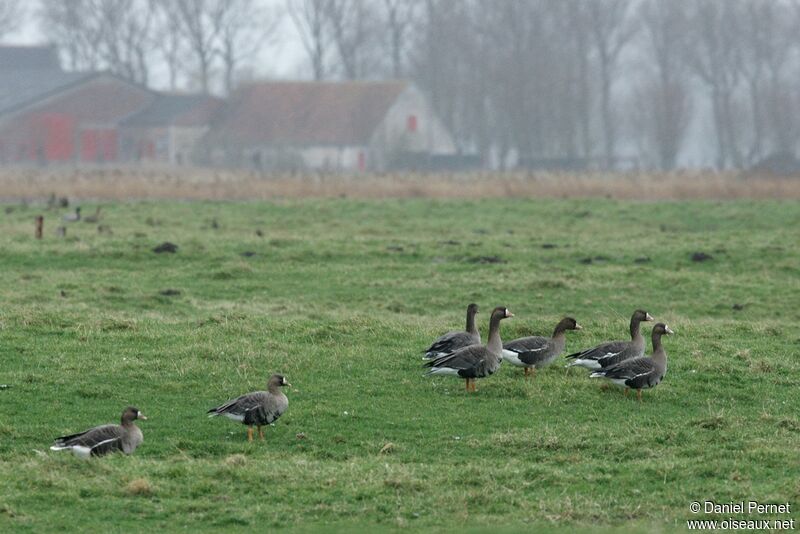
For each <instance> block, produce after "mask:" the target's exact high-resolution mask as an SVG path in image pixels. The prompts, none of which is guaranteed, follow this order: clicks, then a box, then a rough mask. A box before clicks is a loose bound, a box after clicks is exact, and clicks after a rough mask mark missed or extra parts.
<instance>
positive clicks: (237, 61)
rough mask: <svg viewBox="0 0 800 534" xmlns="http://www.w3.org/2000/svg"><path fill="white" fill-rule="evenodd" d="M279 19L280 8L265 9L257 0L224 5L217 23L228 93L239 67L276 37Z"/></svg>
mask: <svg viewBox="0 0 800 534" xmlns="http://www.w3.org/2000/svg"><path fill="white" fill-rule="evenodd" d="M280 22H281V13H280V12H279V11H277V10H274V11H267V10H265V9H262V7H261V6H260V5H259V4H258V3H257V2H256V0H229V1H228V2H227V3H225V4H224V6H223V8H222V10H221V12H220V13H219V18H218V19H217V20H216V21H215V23H216V25H217V28H216V34H217V35H218V43H217V54H218V55H219V57H220V58H221V60H222V67H223V75H224V83H225V92H226V93H227V94H230V93H231V92H232V91H233V89H234V82H235V80H234V75H235V73H236V69H237V68H239V66H240V65H241V63H242V62H243V61H245V60H246V59H248V58H250V57H252V56H253V55H255V53H256V52H257V51H258V50H259V49H260V48H261V46H262V45H264V43H265V42H268V41H271V40H273V39H274V38H275V36H276V31H277V29H278V27H279V25H280Z"/></svg>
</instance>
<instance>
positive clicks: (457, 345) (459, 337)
mask: <svg viewBox="0 0 800 534" xmlns="http://www.w3.org/2000/svg"><path fill="white" fill-rule="evenodd" d="M477 313H478V305H477V304H475V303H472V304H470V305H469V306H467V328H466V330H463V331H460V332H459V331H455V332H448V333H446V334H444V335H442V336H441V337H439V338H438V339H437V340H436V341H434V342H433V343H432V344H431V346H430V347H428V348H427V349H426V350H425V356H424V358H425V359H426V360H433V359H436V358H438V357H440V356H444V355H445V354H450V353H451V352H454V351H456V350H458V349H462V348H464V347H468V346H470V345H479V344H480V342H481V333H480V332H478V329H477V328H476V327H475V314H477Z"/></svg>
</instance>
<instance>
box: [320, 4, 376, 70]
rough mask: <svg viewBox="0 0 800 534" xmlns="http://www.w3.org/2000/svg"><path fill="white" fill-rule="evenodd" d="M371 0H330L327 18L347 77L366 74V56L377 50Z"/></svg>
mask: <svg viewBox="0 0 800 534" xmlns="http://www.w3.org/2000/svg"><path fill="white" fill-rule="evenodd" d="M374 5H375V4H373V3H372V2H371V1H370V0H328V2H327V4H326V6H325V7H326V10H325V18H326V20H327V23H328V25H329V28H330V35H331V39H332V40H333V43H334V44H335V45H336V50H337V51H338V53H339V60H340V61H341V66H342V71H343V74H344V77H345V78H347V79H348V80H355V79H358V78H363V77H364V76H365V74H366V72H367V71H368V69H369V67H370V65H368V58H367V56H368V55H369V53H370V52H371V51H374V50H375V48H376V47H375V46H374V45H375V44H376V43H375V41H376V39H375V31H374V29H375V28H376V27H377V18H378V17H377V13H376V12H375V10H374V8H373V6H374Z"/></svg>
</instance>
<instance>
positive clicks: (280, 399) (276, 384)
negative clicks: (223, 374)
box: [206, 374, 291, 441]
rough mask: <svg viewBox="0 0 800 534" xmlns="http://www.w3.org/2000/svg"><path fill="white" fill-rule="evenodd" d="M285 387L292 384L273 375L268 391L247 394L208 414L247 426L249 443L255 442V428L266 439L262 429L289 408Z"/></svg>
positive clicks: (283, 378) (279, 376)
mask: <svg viewBox="0 0 800 534" xmlns="http://www.w3.org/2000/svg"><path fill="white" fill-rule="evenodd" d="M284 386H291V384H290V383H289V382H287V381H286V378H285V377H284V376H283V375H278V374H275V375H272V376H271V377H270V378H269V381H268V382H267V391H254V392H252V393H246V394H244V395H242V396H241V397H237V398H235V399H233V400H231V401H228V402H226V403H225V404H223V405H221V406H217V407H216V408H211V409H210V410H208V412H206V413H208V414H209V415H208V416H209V417H215V416H217V415H224V416H225V417H227V418H228V419H233V420H234V421H239V422H240V423H242V424H244V425H247V441H253V426H256V427H258V437H259V438H261V439H264V431H263V430H261V427H262V426H264V425H269V424H271V423H274V422H275V421H277V420H278V418H279V417H280V416H281V415H283V412H285V411H286V408H288V407H289V399H287V398H286V395H284V394H283V392H282V391H281V388H282V387H284Z"/></svg>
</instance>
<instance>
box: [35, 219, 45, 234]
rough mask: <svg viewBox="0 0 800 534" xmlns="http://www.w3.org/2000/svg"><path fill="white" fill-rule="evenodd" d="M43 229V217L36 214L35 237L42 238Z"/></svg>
mask: <svg viewBox="0 0 800 534" xmlns="http://www.w3.org/2000/svg"><path fill="white" fill-rule="evenodd" d="M43 229H44V217H43V216H41V215H37V216H36V239H41V238H42V230H43Z"/></svg>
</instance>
